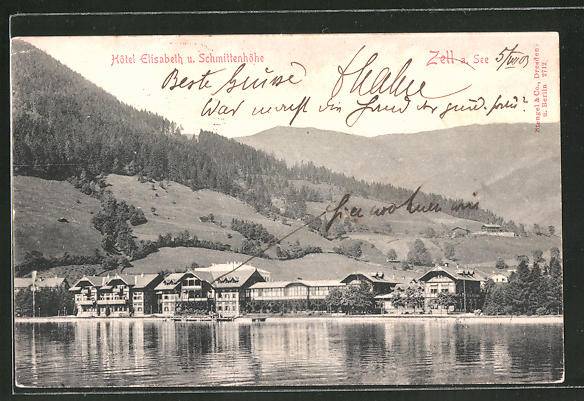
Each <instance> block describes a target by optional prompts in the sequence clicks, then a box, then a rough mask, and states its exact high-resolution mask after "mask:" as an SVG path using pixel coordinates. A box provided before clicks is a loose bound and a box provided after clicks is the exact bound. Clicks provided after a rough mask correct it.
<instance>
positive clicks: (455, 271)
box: [419, 266, 483, 281]
mask: <svg viewBox="0 0 584 401" xmlns="http://www.w3.org/2000/svg"><path fill="white" fill-rule="evenodd" d="M432 272H444V273H446V274H447V275H448V276H450V278H452V279H454V280H464V281H483V278H482V277H481V276H480V275H479V274H477V273H476V272H475V271H472V270H470V269H468V268H467V269H460V268H452V267H449V266H435V267H433V268H432V269H430V270H428V271H427V272H426V273H424V274H423V275H422V276H421V277H420V278H419V280H420V281H426V280H425V279H424V278H425V277H426V276H427V275H428V274H430V273H432Z"/></svg>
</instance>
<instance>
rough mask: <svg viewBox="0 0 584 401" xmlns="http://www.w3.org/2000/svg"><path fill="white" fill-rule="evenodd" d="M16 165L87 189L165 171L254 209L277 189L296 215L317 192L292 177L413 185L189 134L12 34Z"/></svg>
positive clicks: (265, 205)
mask: <svg viewBox="0 0 584 401" xmlns="http://www.w3.org/2000/svg"><path fill="white" fill-rule="evenodd" d="M12 51H13V54H14V57H13V59H12V60H13V66H12V69H13V93H14V106H13V109H14V114H13V147H14V172H15V173H16V174H19V175H31V176H37V177H41V178H48V179H57V180H58V179H61V180H64V179H67V178H69V179H71V177H76V178H78V179H81V180H82V182H81V186H82V190H83V192H85V193H92V192H94V191H99V188H96V183H97V181H96V180H94V178H95V177H97V176H100V175H106V174H112V173H113V174H121V175H140V176H144V177H145V178H146V179H153V180H164V179H167V180H172V181H175V182H178V183H181V184H184V185H187V186H189V187H190V188H192V189H194V190H197V189H203V188H207V189H213V190H217V191H220V192H223V193H225V194H229V195H232V196H235V197H237V198H240V199H242V200H244V201H245V202H247V203H249V204H251V205H252V206H254V207H255V208H256V210H258V211H261V212H263V213H266V214H269V213H273V212H277V210H276V209H275V208H274V206H273V204H272V200H273V199H274V198H275V197H283V198H284V199H285V207H284V214H288V217H291V218H301V217H302V216H303V215H304V214H305V205H304V202H306V201H311V200H315V199H314V198H315V197H322V196H323V195H322V194H315V193H309V192H307V191H302V190H297V189H296V188H295V187H294V186H293V185H291V184H290V183H289V180H291V179H305V180H308V181H311V182H314V183H319V182H325V183H329V184H333V185H336V186H338V187H340V188H342V190H343V191H345V192H347V193H354V194H359V195H361V196H364V197H369V198H377V199H379V200H385V201H388V202H399V201H403V200H404V199H406V198H407V197H408V196H409V195H410V194H411V193H412V191H411V190H406V189H403V188H398V187H395V186H392V185H390V184H379V183H367V182H365V181H363V180H359V179H356V178H353V177H347V176H344V175H342V174H338V173H333V172H331V171H330V170H328V169H326V168H323V167H318V166H315V165H314V164H312V163H307V164H302V165H298V166H294V167H291V168H288V167H287V166H286V164H285V163H284V162H282V161H279V160H277V159H275V158H274V157H272V156H269V155H267V154H266V153H264V152H262V151H258V150H255V149H253V148H251V147H249V146H246V145H242V144H239V143H237V142H236V141H233V140H228V139H226V138H224V137H222V136H220V135H217V134H214V133H210V132H201V133H200V134H199V135H198V136H194V137H192V138H191V139H187V138H186V137H183V136H182V135H180V132H181V128H180V127H179V126H177V125H176V124H175V123H173V122H171V121H168V120H167V119H165V118H163V117H161V116H158V115H156V114H153V113H150V112H148V111H144V110H136V109H135V108H133V107H130V106H128V105H125V104H123V103H121V102H120V101H118V100H117V99H116V98H115V97H114V96H112V95H110V94H108V93H107V92H105V91H103V90H102V89H100V88H99V87H97V86H96V85H94V84H92V83H91V82H89V81H87V80H86V79H84V78H83V77H82V76H81V75H79V74H77V73H75V72H73V71H71V70H70V69H69V68H67V67H66V66H64V65H62V64H60V63H59V62H58V61H56V60H54V59H53V58H51V57H50V56H48V55H46V54H45V53H43V52H42V51H40V50H39V49H37V48H35V47H33V46H32V45H30V44H28V43H25V42H23V41H14V43H13V47H12ZM416 200H417V201H418V202H419V203H421V204H428V203H429V202H434V203H440V204H441V205H442V207H443V210H444V212H445V213H448V214H452V215H454V216H459V217H464V218H469V219H473V220H477V221H483V222H498V223H502V222H503V221H502V219H501V218H500V217H498V216H496V215H494V214H493V213H491V212H489V211H487V210H482V209H479V210H469V209H464V210H458V211H456V210H452V209H451V206H452V205H455V204H457V203H458V202H460V200H452V199H446V198H444V197H442V196H440V195H436V194H426V193H419V194H418V195H417V196H416Z"/></svg>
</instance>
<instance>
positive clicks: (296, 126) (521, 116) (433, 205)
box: [10, 32, 565, 390]
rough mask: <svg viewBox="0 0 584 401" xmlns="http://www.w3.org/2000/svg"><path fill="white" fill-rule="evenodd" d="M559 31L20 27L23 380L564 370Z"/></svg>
mask: <svg viewBox="0 0 584 401" xmlns="http://www.w3.org/2000/svg"><path fill="white" fill-rule="evenodd" d="M559 48H560V47H559V37H558V34H557V33H555V32H512V33H506V32H484V33H469V32H466V33H411V34H389V33H384V34H382V33H367V34H284V35H251V34H247V35H176V36H170V35H160V36H23V37H14V38H12V39H11V42H10V79H11V82H10V84H11V92H10V93H11V99H10V100H11V103H10V105H11V145H12V146H11V152H12V159H11V164H12V171H11V184H12V185H11V187H12V188H11V190H12V194H11V196H12V205H11V206H12V210H11V212H12V227H11V228H12V244H11V246H12V296H13V308H12V313H13V342H14V343H13V348H14V361H13V368H14V382H15V383H14V385H15V386H16V387H17V388H20V389H25V390H26V389H89V388H91V389H98V390H99V389H102V390H108V389H112V388H128V387H131V388H134V387H135V388H160V387H175V388H186V389H189V388H201V389H223V388H235V387H238V388H239V387H249V388H252V389H253V388H258V387H275V388H278V387H287V388H288V387H298V388H302V387H311V388H312V387H316V388H319V387H322V386H337V385H344V386H416V385H425V386H430V385H509V384H511V385H513V384H526V385H532V384H551V383H563V381H564V377H565V371H564V319H563V306H564V303H563V294H562V288H563V250H562V249H563V248H562V187H561V183H562V179H561V178H562V177H561V175H562V172H561V143H560V72H559V70H560V58H559Z"/></svg>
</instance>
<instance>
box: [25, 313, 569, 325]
mask: <svg viewBox="0 0 584 401" xmlns="http://www.w3.org/2000/svg"><path fill="white" fill-rule="evenodd" d="M258 317H259V318H262V319H265V321H262V322H258V323H260V324H261V323H265V322H274V321H278V322H285V321H299V320H338V321H345V322H347V321H367V320H369V321H397V320H411V321H418V322H438V321H443V322H453V323H497V324H502V323H512V324H513V323H517V324H526V323H546V324H553V323H555V324H559V323H561V324H563V323H564V316H563V315H544V316H512V315H511V316H509V315H505V316H501V315H499V316H476V315H472V314H467V315H422V314H420V315H341V316H330V315H328V316H327V315H319V316H308V315H300V316H299V315H282V316H281V315H245V316H240V317H238V318H236V319H234V320H233V322H235V323H237V322H239V323H252V322H253V320H252V319H256V318H258ZM175 319H177V320H175ZM180 319H181V317H176V316H154V315H147V316H132V317H79V316H46V317H15V318H14V322H15V323H59V322H79V321H86V322H89V321H96V322H98V321H128V322H130V321H135V320H141V321H168V322H179V323H181V320H180ZM184 319H185V320H184V321H183V322H205V323H223V322H218V321H216V320H209V319H207V318H193V317H187V316H185V317H184Z"/></svg>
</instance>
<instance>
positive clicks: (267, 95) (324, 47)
mask: <svg viewBox="0 0 584 401" xmlns="http://www.w3.org/2000/svg"><path fill="white" fill-rule="evenodd" d="M26 40H27V41H28V42H30V43H32V44H33V45H35V46H37V47H39V48H40V49H42V50H44V51H46V52H47V53H48V54H50V55H51V56H53V57H55V58H56V59H58V60H59V61H60V62H62V63H63V64H65V65H67V66H68V67H70V68H71V69H73V70H74V71H77V72H79V73H80V74H82V75H83V76H85V77H86V78H87V79H89V80H90V81H92V82H94V83H95V84H97V85H98V86H100V87H102V88H103V89H105V90H106V91H107V92H109V93H111V94H113V95H114V96H116V97H117V98H118V99H120V100H121V101H123V102H125V103H127V104H130V105H132V106H135V107H136V108H139V109H147V110H150V111H152V112H155V113H158V114H160V115H163V116H165V117H166V118H168V119H170V120H173V121H175V122H177V123H179V124H181V125H182V126H183V127H184V132H185V133H197V132H198V131H199V129H207V130H212V131H215V132H217V133H219V134H221V135H224V136H227V137H236V136H244V135H251V134H254V133H257V132H259V131H262V130H265V129H268V128H271V127H273V126H278V125H288V124H289V122H290V120H291V119H292V117H293V115H294V111H284V112H274V111H273V109H272V112H270V113H266V114H264V115H261V116H257V115H256V116H255V117H254V116H252V111H253V109H254V107H255V108H256V111H257V110H258V108H259V107H262V106H263V107H265V108H267V107H269V106H273V107H276V106H279V105H282V103H284V104H286V105H288V106H297V105H298V104H299V103H301V101H302V100H303V99H305V102H307V103H306V106H305V109H306V112H301V113H299V115H298V116H297V117H296V119H295V121H294V122H293V126H296V127H316V128H321V129H328V130H336V131H342V132H347V133H351V134H356V135H365V136H376V135H383V134H391V133H407V132H419V131H426V130H435V129H442V128H449V127H454V126H459V125H469V124H487V123H500V122H508V123H513V122H528V123H533V124H535V121H536V120H535V119H536V110H535V107H534V106H535V103H536V102H540V105H541V102H542V98H541V94H542V92H543V91H542V88H543V85H544V84H545V85H546V87H547V109H546V111H547V117H544V116H543V115H542V116H540V117H541V122H542V123H543V122H557V121H558V120H559V101H558V99H559V93H558V90H559V85H558V79H559V78H558V69H559V68H558V48H557V36H556V35H555V34H554V33H547V34H545V33H540V34H526V33H522V34H517V33H513V34H511V33H498V34H393V35H385V34H355V35H293V36H292V35H248V36H180V37H178V36H157V37H147V36H135V37H39V38H26ZM516 44H517V45H518V47H517V48H516V50H517V51H521V52H522V53H523V55H528V56H529V61H528V62H526V61H527V60H525V59H523V60H522V59H521V57H522V54H520V53H516V54H515V56H517V59H516V61H517V62H516V63H515V64H514V65H510V66H511V67H515V68H505V67H506V66H507V65H504V66H503V67H502V68H499V70H497V67H498V66H499V62H497V61H496V59H495V58H496V57H497V55H498V54H499V52H501V50H503V49H504V48H505V47H509V48H512V47H514V46H515V45H516ZM363 46H365V47H364V48H363ZM536 48H537V49H538V50H537V53H538V54H537V55H536ZM360 49H362V50H361V51H360V52H359V50H360ZM447 51H449V52H447ZM225 53H230V54H232V55H241V54H242V53H246V54H248V55H250V54H251V53H255V56H257V57H263V60H264V61H263V62H261V61H260V62H257V63H248V64H247V65H246V66H245V67H244V68H243V69H242V70H241V71H240V73H239V74H238V75H237V76H236V77H235V81H236V83H241V82H242V81H243V80H244V78H245V77H246V76H250V78H249V80H248V81H247V82H248V83H250V82H251V81H252V80H253V79H255V78H259V79H260V80H261V79H263V78H266V77H267V78H268V79H272V78H273V77H274V76H275V75H282V76H284V79H286V78H287V77H288V76H289V75H290V74H293V75H294V76H293V77H292V78H291V79H290V80H291V81H294V82H297V83H296V84H291V83H289V82H284V83H283V84H281V85H280V86H278V87H277V88H275V87H271V86H269V85H267V87H264V88H258V89H247V90H245V91H242V90H241V87H236V88H234V89H232V90H231V93H227V89H228V88H229V86H230V84H229V81H230V78H231V77H232V75H233V74H234V72H235V70H236V69H237V67H238V66H239V65H240V63H238V62H235V63H201V62H200V61H201V57H203V58H204V57H208V56H209V55H213V56H215V57H216V56H222V55H224V54H225ZM374 53H378V56H377V58H376V59H375V60H374V61H372V63H371V65H370V66H369V67H367V68H366V69H365V71H364V73H363V74H362V75H361V78H364V77H365V74H366V72H367V71H368V70H369V69H371V70H372V73H371V75H370V76H369V77H367V79H365V83H364V85H363V86H362V88H363V90H368V89H371V86H372V84H373V82H374V81H375V78H376V77H377V76H380V77H383V76H384V74H387V73H388V72H391V74H392V75H391V78H390V79H388V80H387V83H386V86H389V84H390V83H391V82H392V81H393V79H394V78H395V77H396V76H397V75H398V74H399V71H400V69H402V68H405V70H404V72H403V75H402V77H404V76H405V80H404V83H403V84H402V85H401V86H400V89H405V87H406V86H407V83H409V82H410V81H411V80H414V83H413V84H412V85H411V90H412V91H415V89H416V88H419V86H420V83H421V82H422V81H425V86H424V88H423V93H424V95H425V96H426V98H430V97H439V96H444V95H446V94H449V93H452V92H456V91H459V90H461V92H459V93H457V94H454V95H452V96H448V97H444V98H439V99H431V100H430V101H429V102H430V103H429V105H430V106H435V107H436V108H437V110H436V111H435V112H434V113H430V111H429V109H426V110H421V111H420V110H418V109H417V107H419V106H421V105H422V104H423V103H424V100H425V98H422V97H421V96H420V95H419V94H417V95H413V96H411V103H410V104H409V105H408V108H407V109H406V110H405V111H404V112H403V113H399V112H388V111H384V112H369V111H366V112H364V113H363V114H362V115H361V116H360V118H357V117H358V116H359V112H356V113H354V114H353V115H352V118H349V119H348V120H347V116H349V115H350V113H351V112H352V111H354V110H355V109H358V108H359V107H360V106H359V105H358V103H357V101H359V102H362V103H363V102H365V103H367V102H368V101H370V100H371V98H372V96H374V95H375V94H377V93H373V94H371V93H367V94H364V95H363V96H361V97H359V96H356V95H355V93H353V94H351V93H350V89H351V86H352V85H353V83H354V82H355V80H356V79H357V77H358V73H355V74H352V75H347V76H345V77H344V80H343V81H342V85H339V86H340V90H339V93H338V95H337V96H335V97H334V99H333V103H334V104H335V105H336V104H338V105H340V106H341V111H340V112H337V111H325V112H318V109H319V107H321V108H322V107H323V106H324V105H326V102H327V100H328V99H329V97H330V95H331V92H332V90H333V87H334V86H335V83H336V82H337V80H338V78H339V72H338V69H339V67H341V68H345V67H346V66H347V65H349V63H350V61H351V59H352V58H353V57H354V56H355V55H357V56H356V57H355V59H354V61H353V63H352V64H351V65H350V66H349V68H347V72H350V71H357V70H358V67H362V66H363V65H364V64H365V63H366V62H367V60H368V59H369V57H370V56H371V55H372V54H374ZM176 54H180V55H181V57H182V60H183V64H182V65H180V64H153V63H150V62H148V63H144V62H143V61H149V60H150V61H151V60H152V59H151V57H150V56H154V57H160V56H164V55H166V56H168V57H172V56H173V55H176ZM506 54H507V53H506ZM115 55H118V56H123V55H124V56H129V57H132V56H133V60H134V61H135V63H131V64H118V63H115V64H114V65H112V57H113V56H115ZM143 55H145V56H143ZM442 55H449V56H451V57H452V58H444V59H442V61H443V62H442V63H441V62H440V56H442ZM475 55H476V57H475ZM188 56H192V58H193V61H194V62H193V63H191V64H189V63H188V61H187V57H188ZM434 56H436V57H434ZM536 56H537V58H539V59H540V61H547V72H548V76H547V77H545V78H542V77H540V78H534V74H535V73H536V70H535V61H536V60H535V57H536ZM433 57H434V58H433ZM410 58H411V59H412V61H411V63H410V64H409V65H407V64H406V62H407V60H409V59H410ZM462 58H464V59H465V61H466V62H467V64H463V63H462V62H461V61H462V60H461V59H462ZM485 58H488V60H485ZM118 59H119V57H118ZM453 59H456V60H453ZM475 61H483V63H476V64H475V63H474V62H475ZM484 61H487V62H486V63H485V62H484ZM433 62H437V64H432V63H433ZM524 62H526V63H524ZM522 63H523V64H525V67H524V66H523V65H522ZM404 66H405V67H404ZM175 67H176V68H177V69H178V74H177V78H178V81H180V80H181V79H182V78H183V77H188V79H189V80H190V79H193V80H195V81H196V80H198V79H199V78H201V76H202V74H204V73H205V72H207V71H208V70H211V71H216V70H218V71H217V72H215V73H214V74H212V75H211V76H209V78H208V80H209V83H208V86H210V87H209V88H203V89H201V90H199V89H197V85H195V86H194V87H193V88H192V89H191V90H185V89H180V88H177V89H174V90H172V91H170V90H169V87H170V85H168V86H167V87H166V89H162V88H161V86H162V84H163V82H164V80H165V78H166V77H167V76H168V75H169V74H170V73H171V72H172V71H173V69H174V68H175ZM384 68H385V69H384ZM266 71H267V72H266ZM380 71H381V75H379V74H380ZM538 72H539V73H540V75H541V69H538ZM379 81H381V78H379ZM169 82H170V84H172V82H174V80H173V79H170V80H169ZM538 82H539V88H538ZM224 84H225V85H226V86H224V87H223V89H222V90H219V88H220V87H221V86H222V85H224ZM394 87H395V86H394ZM465 88H466V89H465ZM463 89H464V90H463ZM217 90H219V93H216V94H213V92H214V91H217ZM538 91H539V96H537V97H538V99H536V93H538ZM499 95H501V96H502V97H501V98H500V100H501V103H505V102H506V101H507V100H510V102H511V103H510V104H513V102H515V104H517V106H516V107H514V108H511V107H508V108H505V109H498V110H494V111H493V112H491V114H490V115H489V116H487V115H486V114H487V111H488V109H490V108H491V106H492V105H493V104H494V103H495V101H496V99H497V98H498V97H499ZM513 96H516V97H517V99H518V100H517V101H515V100H513V99H514V98H513ZM308 97H309V98H310V99H308ZM479 97H483V99H485V106H484V107H483V108H482V109H481V110H480V111H459V112H457V111H450V112H448V113H446V114H445V115H444V116H443V118H440V117H439V114H440V112H441V111H444V110H445V109H446V108H447V107H448V104H449V103H453V104H460V105H463V104H464V105H474V104H476V102H475V101H469V99H472V100H477V99H478V98H479ZM524 97H525V99H524ZM209 99H212V100H211V101H210V100H209ZM209 101H210V103H209V104H210V105H211V106H212V107H214V106H215V105H216V104H217V101H220V102H221V105H225V106H227V107H228V108H235V107H236V106H237V105H238V104H240V102H242V101H243V103H241V106H240V107H239V109H238V110H237V112H236V113H235V115H234V116H232V115H230V114H226V115H217V114H216V113H215V114H213V115H211V116H201V113H202V110H203V108H204V107H205V104H206V103H207V102H209ZM477 101H481V100H477ZM377 104H381V105H382V106H383V105H386V106H388V107H391V106H394V110H395V109H399V108H400V107H404V105H405V104H406V103H405V101H404V97H403V95H401V96H398V97H396V96H392V95H390V94H388V93H387V92H386V93H383V94H379V99H378V100H377V103H374V104H373V106H375V105H377ZM485 107H486V109H485ZM483 109H484V110H483ZM217 110H219V109H217Z"/></svg>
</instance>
